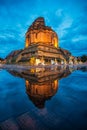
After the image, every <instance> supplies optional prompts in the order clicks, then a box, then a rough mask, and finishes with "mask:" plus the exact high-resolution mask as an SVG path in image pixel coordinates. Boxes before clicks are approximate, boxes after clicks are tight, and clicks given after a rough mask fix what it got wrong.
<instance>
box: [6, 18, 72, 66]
mask: <svg viewBox="0 0 87 130" xmlns="http://www.w3.org/2000/svg"><path fill="white" fill-rule="evenodd" d="M70 57H71V58H72V59H74V57H72V56H71V53H70V52H69V51H67V50H64V49H61V48H59V44H58V36H57V34H56V32H55V31H54V30H52V29H51V27H48V26H46V25H45V21H44V18H42V17H39V18H37V19H36V20H35V21H34V22H33V23H32V25H31V26H30V27H29V28H28V30H27V32H26V40H25V48H24V49H23V50H18V51H13V52H11V53H10V54H9V55H8V56H7V57H6V63H17V64H29V65H38V64H43V65H44V64H46V65H47V64H58V63H60V62H63V63H68V62H69V60H70ZM72 59H71V60H72Z"/></svg>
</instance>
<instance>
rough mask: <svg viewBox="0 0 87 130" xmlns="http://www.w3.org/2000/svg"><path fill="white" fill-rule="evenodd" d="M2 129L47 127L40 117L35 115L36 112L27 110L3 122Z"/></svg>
mask: <svg viewBox="0 0 87 130" xmlns="http://www.w3.org/2000/svg"><path fill="white" fill-rule="evenodd" d="M36 116H37V115H36ZM0 130H46V127H45V126H44V125H43V123H42V122H41V121H40V119H38V118H36V117H35V112H34V113H31V112H26V113H24V114H22V115H20V116H18V117H16V118H10V119H7V120H5V121H3V122H1V123H0Z"/></svg>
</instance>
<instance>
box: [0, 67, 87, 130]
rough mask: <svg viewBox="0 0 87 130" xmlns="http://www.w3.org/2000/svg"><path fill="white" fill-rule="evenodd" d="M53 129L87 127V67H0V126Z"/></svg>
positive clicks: (18, 129)
mask: <svg viewBox="0 0 87 130" xmlns="http://www.w3.org/2000/svg"><path fill="white" fill-rule="evenodd" d="M51 129H52V130H54V129H55V130H56V129H59V130H86V129H87V69H86V68H84V67H83V68H72V67H63V66H61V67H60V66H59V67H51V68H43V67H42V68H31V69H28V68H23V69H19V68H18V69H17V68H15V69H12V68H10V69H8V68H6V69H0V130H51Z"/></svg>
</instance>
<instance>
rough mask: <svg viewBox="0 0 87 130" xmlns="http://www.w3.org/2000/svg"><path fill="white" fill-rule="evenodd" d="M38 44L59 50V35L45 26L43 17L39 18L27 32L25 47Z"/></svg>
mask: <svg viewBox="0 0 87 130" xmlns="http://www.w3.org/2000/svg"><path fill="white" fill-rule="evenodd" d="M36 43H39V44H40V43H44V44H46V45H49V46H54V47H56V48H58V37H57V34H56V32H55V31H54V30H52V29H51V27H48V26H46V25H45V21H44V18H43V17H39V18H37V19H36V20H35V21H34V22H33V23H32V25H31V26H30V27H29V28H28V31H27V32H26V44H25V47H28V46H29V45H31V44H36Z"/></svg>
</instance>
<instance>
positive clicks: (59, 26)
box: [0, 0, 87, 58]
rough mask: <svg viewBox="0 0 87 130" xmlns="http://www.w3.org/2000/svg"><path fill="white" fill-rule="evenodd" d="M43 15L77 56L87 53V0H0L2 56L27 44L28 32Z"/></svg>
mask: <svg viewBox="0 0 87 130" xmlns="http://www.w3.org/2000/svg"><path fill="white" fill-rule="evenodd" d="M39 16H42V17H44V18H45V21H46V25H48V26H51V27H52V28H53V29H54V30H55V31H56V32H57V34H58V36H59V45H60V47H62V48H65V49H68V50H69V51H71V53H72V54H73V55H75V56H77V55H83V54H87V0H0V57H3V58H4V57H5V56H6V55H7V54H8V53H9V52H11V51H12V50H15V49H21V48H23V47H24V44H25V32H26V31H27V28H28V27H29V26H30V25H31V23H32V22H33V21H34V20H35V19H36V18H37V17H39Z"/></svg>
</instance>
